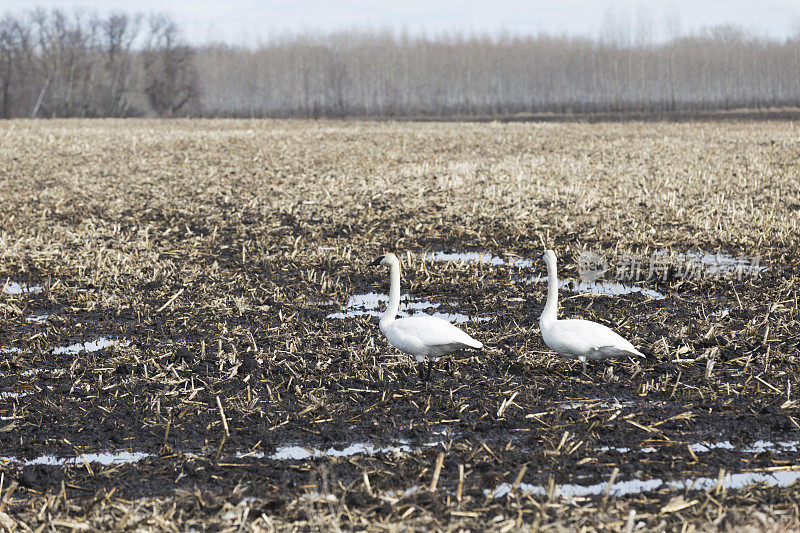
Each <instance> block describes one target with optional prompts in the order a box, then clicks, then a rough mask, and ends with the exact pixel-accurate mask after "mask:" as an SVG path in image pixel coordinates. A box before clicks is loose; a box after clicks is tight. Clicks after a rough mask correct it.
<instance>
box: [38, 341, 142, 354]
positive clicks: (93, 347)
mask: <svg viewBox="0 0 800 533" xmlns="http://www.w3.org/2000/svg"><path fill="white" fill-rule="evenodd" d="M130 343H131V341H129V340H125V339H107V338H105V337H100V338H99V339H97V340H96V341H90V342H85V343H80V342H79V343H77V344H70V345H69V346H59V347H58V348H56V349H54V350H53V353H54V354H76V353H80V352H81V351H83V350H86V351H87V352H96V351H97V350H102V349H103V348H109V347H111V346H128V345H130Z"/></svg>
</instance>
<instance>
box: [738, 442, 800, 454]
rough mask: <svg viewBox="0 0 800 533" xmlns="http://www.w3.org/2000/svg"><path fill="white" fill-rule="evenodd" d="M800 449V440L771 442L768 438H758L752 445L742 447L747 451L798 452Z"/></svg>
mask: <svg viewBox="0 0 800 533" xmlns="http://www.w3.org/2000/svg"><path fill="white" fill-rule="evenodd" d="M798 449H800V441H796V440H795V441H779V442H775V443H773V442H771V441H768V440H757V441H755V442H754V443H753V444H752V445H750V446H747V447H745V448H742V451H743V452H745V453H763V452H796V451H797V450H798Z"/></svg>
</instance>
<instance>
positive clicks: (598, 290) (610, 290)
mask: <svg viewBox="0 0 800 533" xmlns="http://www.w3.org/2000/svg"><path fill="white" fill-rule="evenodd" d="M525 283H527V284H529V285H530V284H533V283H547V276H533V277H531V278H528V279H526V280H525ZM558 288H559V289H561V290H565V291H570V292H579V293H583V294H601V295H606V296H620V295H622V294H632V293H634V292H640V293H642V294H644V295H645V296H650V297H651V298H662V297H663V296H664V294H663V293H661V292H658V291H656V290H653V289H648V288H646V287H639V286H637V285H626V284H625V283H617V282H616V281H592V282H589V281H576V280H571V279H560V280H558Z"/></svg>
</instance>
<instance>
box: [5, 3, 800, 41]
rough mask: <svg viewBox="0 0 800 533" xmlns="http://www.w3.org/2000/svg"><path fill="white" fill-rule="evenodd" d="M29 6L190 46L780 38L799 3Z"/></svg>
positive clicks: (14, 7)
mask: <svg viewBox="0 0 800 533" xmlns="http://www.w3.org/2000/svg"><path fill="white" fill-rule="evenodd" d="M33 6H41V7H45V8H55V7H58V8H62V9H69V10H71V9H72V8H81V9H84V10H88V11H96V12H99V13H101V14H104V13H107V12H108V11H111V10H117V11H119V10H124V11H130V12H141V13H151V12H167V13H170V14H172V16H173V17H174V19H175V20H176V22H178V23H179V25H180V26H181V28H182V29H183V30H184V32H185V36H186V37H187V38H188V39H189V40H190V41H191V42H193V43H203V42H208V41H225V42H228V43H231V44H248V45H252V44H257V43H258V41H265V40H267V39H269V38H270V37H272V36H276V35H278V36H279V35H284V34H287V33H293V32H300V31H307V30H312V31H317V30H322V31H334V30H341V29H351V28H362V29H364V28H367V29H385V28H390V29H395V30H407V31H408V32H410V33H420V32H425V33H426V34H429V35H435V34H437V33H442V32H446V31H451V30H456V31H460V32H466V33H469V32H475V33H495V32H498V31H501V30H505V31H507V32H508V33H515V34H527V33H538V32H548V33H557V34H569V35H577V34H581V35H590V36H597V35H598V34H599V33H600V32H601V30H602V29H603V28H604V22H605V23H606V24H607V21H609V20H625V19H627V20H629V21H630V22H629V23H630V24H631V25H634V23H635V21H636V20H637V17H638V18H639V19H641V20H648V19H649V20H651V21H652V28H653V29H652V34H653V35H654V36H655V38H657V39H658V38H662V37H663V36H664V35H665V33H666V29H665V28H666V26H667V25H666V23H665V20H667V19H671V20H679V21H680V29H681V30H682V31H683V32H686V31H692V30H695V29H698V28H702V27H706V26H714V25H719V24H736V25H739V26H743V27H746V28H748V29H750V30H752V31H755V32H757V33H759V34H763V35H770V36H773V37H779V38H782V37H785V36H787V35H789V34H790V33H794V32H796V31H797V28H798V27H800V0H760V1H754V0H726V1H722V0H713V1H712V0H705V1H704V0H650V1H648V2H644V1H641V2H636V1H634V2H630V1H625V0H619V1H614V0H612V1H603V0H527V1H526V0H486V1H478V0H376V1H367V0H340V1H325V0H222V1H220V0H166V1H165V0H127V1H126V0H38V1H36V0H33V1H30V2H28V1H24V0H0V12H9V11H10V12H12V13H15V12H20V11H23V10H25V9H29V8H31V7H33Z"/></svg>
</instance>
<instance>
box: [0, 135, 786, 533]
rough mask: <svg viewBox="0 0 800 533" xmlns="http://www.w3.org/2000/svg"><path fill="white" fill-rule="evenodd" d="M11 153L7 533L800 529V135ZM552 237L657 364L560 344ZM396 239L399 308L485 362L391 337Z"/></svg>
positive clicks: (4, 398) (176, 139)
mask: <svg viewBox="0 0 800 533" xmlns="http://www.w3.org/2000/svg"><path fill="white" fill-rule="evenodd" d="M0 141H1V142H0V202H1V203H2V210H0V256H2V259H0V285H2V289H1V290H0V313H2V320H0V472H1V473H2V474H0V488H1V492H0V526H2V527H5V528H10V529H17V530H20V531H23V530H24V531H27V530H28V529H33V530H37V531H41V530H42V528H45V527H46V528H47V530H52V529H51V528H55V529H57V530H61V529H63V530H70V529H72V530H75V529H77V530H92V529H108V528H124V529H143V530H185V529H190V528H195V529H212V530H222V529H226V530H229V531H243V530H247V529H253V530H257V529H264V530H271V529H281V530H282V529H299V530H309V529H317V528H320V529H336V528H341V529H345V530H351V529H354V530H362V529H370V530H384V529H387V530H396V529H402V528H408V529H428V528H436V529H440V530H453V529H470V530H482V529H493V530H500V531H511V530H517V529H519V528H524V527H529V528H532V529H539V528H542V529H549V528H554V529H558V528H569V529H581V528H586V529H588V530H592V529H604V530H618V531H635V530H648V531H653V530H676V529H682V528H696V529H709V530H714V529H723V530H724V529H734V528H736V529H738V528H741V527H744V526H749V527H752V528H753V529H772V530H779V531H780V530H784V529H796V528H800V508H798V501H800V483H799V482H798V481H797V480H798V479H800V466H798V465H800V400H799V398H800V394H798V393H800V390H798V389H800V384H799V383H798V376H800V370H798V359H799V358H800V335H798V332H799V331H800V328H798V318H799V315H798V305H797V304H798V288H799V287H800V258H799V256H798V246H800V242H799V241H800V239H799V237H800V229H799V228H798V218H800V181H799V180H798V174H799V172H798V171H800V158H798V157H797V147H798V143H799V142H800V129H797V128H796V124H795V123H793V122H781V121H770V122H752V121H751V122H735V121H726V122H706V123H684V124H681V123H669V124H668V123H635V122H634V123H624V124H536V123H517V124H514V123H512V124H498V123H482V124H476V123H473V124H461V123H446V124H437V123H400V124H391V123H379V122H369V123H357V122H297V121H295V122H280V121H91V122H89V121H87V122H79V121H47V122H44V121H42V122H26V121H22V122H0ZM545 246H547V247H551V248H554V249H555V251H556V253H557V254H558V256H559V268H560V271H559V273H560V275H561V277H563V278H564V280H565V281H564V283H563V285H562V289H561V310H560V316H561V317H562V318H563V317H578V316H580V317H583V318H588V319H592V320H596V321H599V322H601V323H604V324H607V325H610V326H612V327H613V328H614V329H616V330H617V331H619V332H620V333H622V334H623V335H624V336H626V337H627V338H628V339H630V340H631V341H632V342H633V343H634V345H636V346H637V347H639V349H640V350H642V351H643V352H644V353H645V354H646V355H647V359H646V360H641V361H640V362H634V361H630V360H627V359H622V360H615V361H611V362H596V363H591V364H590V365H589V368H588V371H587V373H586V374H583V373H582V372H581V368H580V363H578V362H575V361H566V360H563V359H559V358H558V357H557V356H556V355H555V354H554V353H553V352H551V351H550V350H548V349H547V347H546V346H545V345H544V344H543V342H542V340H541V335H540V333H539V329H538V316H539V313H540V312H541V309H542V307H543V304H544V299H545V292H546V284H545V282H544V281H543V279H542V278H543V277H544V276H545V274H546V272H545V267H544V264H543V263H542V262H537V261H535V257H536V256H537V255H538V254H539V253H540V252H541V251H542V250H543V248H544V247H545ZM587 250H588V251H593V252H595V253H598V254H599V255H601V256H602V257H604V258H606V259H607V260H608V268H609V269H608V271H607V272H605V273H604V274H603V276H602V277H601V279H598V280H597V281H595V282H592V283H587V282H586V281H585V280H584V281H583V282H581V271H580V270H579V264H578V259H579V258H580V257H581V256H582V255H581V254H582V253H585V251H587ZM389 251H393V252H395V253H397V254H398V256H399V257H400V258H401V262H402V266H403V281H402V290H403V293H408V296H407V297H406V298H405V300H404V304H403V305H402V306H401V311H402V312H404V313H407V314H411V313H415V312H427V313H438V314H440V315H443V316H446V317H447V318H448V319H449V320H452V321H456V322H458V323H459V325H460V327H462V328H463V329H465V330H466V331H468V332H469V333H470V334H471V335H473V336H474V337H476V338H478V339H479V340H481V341H483V343H484V345H485V348H484V349H483V350H482V351H480V352H475V351H469V352H458V353H456V354H455V355H453V356H450V357H446V358H444V359H442V360H440V361H439V362H438V363H437V365H436V367H435V368H434V372H433V376H432V380H431V381H430V382H423V381H421V380H420V379H419V378H418V375H417V372H416V368H415V365H414V363H413V361H412V360H411V359H410V358H408V357H407V356H404V355H402V354H400V353H399V352H397V351H396V350H395V349H394V348H392V347H391V346H389V345H388V343H387V342H386V340H385V339H384V338H383V336H382V335H381V334H380V331H379V330H378V325H377V320H378V319H377V318H376V316H377V314H378V313H379V312H380V311H381V310H382V309H383V305H384V302H385V295H386V294H387V292H388V276H387V272H385V271H384V269H380V268H377V269H376V268H374V267H373V268H368V267H366V263H367V262H369V261H371V260H372V259H374V258H375V257H376V256H377V255H379V254H380V253H385V252H389ZM631 257H638V258H640V259H642V263H643V268H642V272H641V275H637V276H636V277H635V278H633V279H631V277H630V276H628V277H626V276H625V275H624V274H625V272H624V265H625V263H624V262H625V261H626V260H627V259H629V258H631ZM663 257H668V258H669V261H668V263H669V265H670V266H669V267H668V268H664V269H663V271H662V270H658V269H654V268H653V264H654V262H655V261H656V259H658V258H663ZM626 258H627V259H626ZM658 264H661V262H660V261H659V262H658ZM648 265H649V269H648ZM690 266H691V269H689V267H690ZM689 274H691V275H689ZM648 278H649V279H648ZM609 293H611V294H609Z"/></svg>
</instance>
